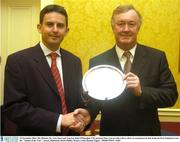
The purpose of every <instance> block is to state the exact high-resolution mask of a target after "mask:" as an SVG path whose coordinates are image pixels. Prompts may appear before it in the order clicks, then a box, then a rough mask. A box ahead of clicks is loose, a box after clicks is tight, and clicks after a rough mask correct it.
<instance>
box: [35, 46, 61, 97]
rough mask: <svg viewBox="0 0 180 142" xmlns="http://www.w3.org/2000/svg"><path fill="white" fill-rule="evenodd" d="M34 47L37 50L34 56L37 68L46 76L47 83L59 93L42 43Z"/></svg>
mask: <svg viewBox="0 0 180 142" xmlns="http://www.w3.org/2000/svg"><path fill="white" fill-rule="evenodd" d="M34 48H35V52H34V56H33V61H34V63H35V65H36V67H37V69H38V70H39V72H40V74H41V76H42V77H43V78H44V80H45V81H46V82H47V84H48V85H49V86H50V88H52V89H53V90H54V91H55V92H56V93H57V94H58V92H57V87H56V84H55V81H54V78H53V76H52V73H51V69H50V67H49V65H48V62H47V60H46V57H45V55H44V53H43V51H42V49H41V47H40V45H39V44H38V45H36V46H35V47H34Z"/></svg>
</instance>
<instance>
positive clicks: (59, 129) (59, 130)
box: [56, 114, 62, 133]
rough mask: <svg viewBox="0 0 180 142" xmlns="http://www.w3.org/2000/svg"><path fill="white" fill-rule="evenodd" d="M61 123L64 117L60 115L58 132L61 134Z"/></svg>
mask: <svg viewBox="0 0 180 142" xmlns="http://www.w3.org/2000/svg"><path fill="white" fill-rule="evenodd" d="M61 121H62V115H61V114H60V115H59V118H58V122H57V126H56V132H57V133H61Z"/></svg>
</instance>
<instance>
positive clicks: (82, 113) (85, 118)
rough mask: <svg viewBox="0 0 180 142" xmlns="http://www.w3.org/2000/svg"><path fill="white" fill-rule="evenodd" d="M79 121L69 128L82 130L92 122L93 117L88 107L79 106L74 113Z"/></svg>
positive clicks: (77, 130)
mask: <svg viewBox="0 0 180 142" xmlns="http://www.w3.org/2000/svg"><path fill="white" fill-rule="evenodd" d="M73 115H74V117H75V118H76V120H77V122H78V123H74V124H73V125H71V126H70V127H69V128H70V129H72V130H74V131H76V132H79V133H80V132H82V131H83V130H84V128H85V127H86V126H87V125H88V124H89V123H90V121H91V117H90V115H89V112H88V111H87V110H86V109H82V108H78V109H76V110H75V111H74V113H73Z"/></svg>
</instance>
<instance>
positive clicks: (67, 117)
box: [61, 112, 78, 128]
mask: <svg viewBox="0 0 180 142" xmlns="http://www.w3.org/2000/svg"><path fill="white" fill-rule="evenodd" d="M77 123H78V120H77V118H76V117H74V112H71V113H67V114H63V115H62V121H61V126H62V127H64V128H67V127H70V126H71V125H76V124H77Z"/></svg>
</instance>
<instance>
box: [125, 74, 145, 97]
mask: <svg viewBox="0 0 180 142" xmlns="http://www.w3.org/2000/svg"><path fill="white" fill-rule="evenodd" d="M124 80H126V83H127V88H129V89H132V91H133V94H134V95H135V96H141V93H142V90H141V84H140V81H139V77H138V76H136V75H135V74H133V73H131V72H129V73H127V74H126V75H125V77H124Z"/></svg>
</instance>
